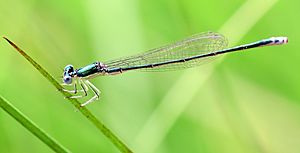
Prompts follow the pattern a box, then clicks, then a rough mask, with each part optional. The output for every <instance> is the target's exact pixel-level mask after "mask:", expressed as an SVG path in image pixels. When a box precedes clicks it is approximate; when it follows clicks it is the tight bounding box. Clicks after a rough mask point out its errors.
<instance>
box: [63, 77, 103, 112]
mask: <svg viewBox="0 0 300 153" xmlns="http://www.w3.org/2000/svg"><path fill="white" fill-rule="evenodd" d="M62 85H63V86H73V88H74V89H73V90H68V89H63V91H65V92H69V93H71V94H74V95H73V96H70V97H66V98H74V99H78V98H83V97H86V96H87V95H88V93H87V92H88V90H89V89H91V91H92V92H93V93H94V96H93V97H92V98H90V99H89V100H87V101H86V102H84V103H82V104H81V105H80V106H85V105H87V104H89V103H91V102H93V101H95V100H98V99H99V98H100V91H99V89H97V88H96V87H95V86H94V85H93V84H92V83H91V82H90V81H88V80H85V79H81V78H79V79H76V80H74V83H73V84H65V83H64V84H62ZM78 85H79V86H80V89H79V90H78V89H77V86H78ZM79 93H82V94H80V95H78V94H79Z"/></svg>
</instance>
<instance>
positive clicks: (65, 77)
mask: <svg viewBox="0 0 300 153" xmlns="http://www.w3.org/2000/svg"><path fill="white" fill-rule="evenodd" d="M64 83H66V84H71V83H72V77H71V76H64Z"/></svg>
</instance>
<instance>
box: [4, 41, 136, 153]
mask: <svg viewBox="0 0 300 153" xmlns="http://www.w3.org/2000/svg"><path fill="white" fill-rule="evenodd" d="M3 38H4V39H5V40H6V41H7V42H8V43H9V44H10V45H12V46H13V47H14V48H15V49H16V50H17V51H18V52H19V53H20V54H21V55H22V56H23V57H25V58H26V60H27V61H29V62H30V63H31V64H32V65H33V66H34V67H35V68H36V69H37V70H38V71H39V72H40V73H41V74H42V75H43V76H44V77H45V78H46V79H48V81H50V82H51V84H52V85H54V87H55V88H56V89H57V90H58V91H59V92H60V93H62V94H63V95H64V96H65V97H70V96H71V94H70V93H68V92H64V91H63V90H62V89H63V87H62V86H61V85H60V84H59V83H58V82H57V81H56V80H55V79H54V78H53V77H52V76H51V75H50V74H49V73H48V72H47V71H46V70H45V69H44V68H43V67H42V66H41V65H39V64H38V63H37V62H36V61H34V60H33V59H32V58H31V57H30V56H29V55H27V54H26V53H25V52H24V51H23V50H22V49H20V48H19V47H18V46H17V45H16V44H14V43H13V42H12V41H10V40H9V39H7V38H6V37H3ZM68 100H69V101H70V102H71V103H72V104H73V105H74V106H75V107H76V108H77V109H78V110H79V111H80V112H81V113H82V114H83V115H84V116H85V117H86V118H87V119H88V120H89V121H91V122H92V124H94V125H95V126H96V127H97V129H98V130H100V131H101V132H102V133H103V134H104V135H105V136H106V137H107V138H108V139H109V140H110V141H111V142H112V143H113V144H114V145H115V146H116V147H117V148H118V149H119V150H120V151H121V152H124V153H131V152H132V151H131V150H130V149H129V147H127V146H126V145H125V143H123V142H122V141H121V140H120V139H119V138H118V137H117V136H116V135H115V134H114V133H112V131H111V130H110V129H109V128H107V127H106V126H105V125H104V124H103V123H102V122H101V121H100V120H99V119H97V118H96V117H95V116H94V115H93V114H92V113H91V112H90V111H89V110H88V109H87V108H86V107H81V106H80V102H79V101H78V100H77V99H72V98H68Z"/></svg>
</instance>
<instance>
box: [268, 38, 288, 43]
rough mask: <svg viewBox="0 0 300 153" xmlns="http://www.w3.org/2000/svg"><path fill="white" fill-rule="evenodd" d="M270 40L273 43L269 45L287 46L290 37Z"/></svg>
mask: <svg viewBox="0 0 300 153" xmlns="http://www.w3.org/2000/svg"><path fill="white" fill-rule="evenodd" d="M270 40H271V41H272V43H270V44H269V45H281V44H287V43H288V42H289V41H288V37H272V38H270Z"/></svg>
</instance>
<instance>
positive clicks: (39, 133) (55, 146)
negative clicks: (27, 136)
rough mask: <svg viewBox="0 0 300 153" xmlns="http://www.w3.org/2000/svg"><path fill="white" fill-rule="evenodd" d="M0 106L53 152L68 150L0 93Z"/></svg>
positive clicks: (64, 152)
mask: <svg viewBox="0 0 300 153" xmlns="http://www.w3.org/2000/svg"><path fill="white" fill-rule="evenodd" d="M0 107H2V109H3V110H5V111H6V112H7V113H8V114H10V116H12V117H13V118H15V119H16V120H17V121H18V122H19V123H20V124H22V125H23V126H24V127H25V128H26V129H27V130H29V131H30V132H31V133H32V134H34V135H35V136H36V137H38V138H39V139H40V140H41V141H43V142H44V143H45V144H46V145H48V146H49V147H50V148H51V149H52V150H53V151H55V152H62V153H66V152H70V151H69V150H68V149H66V148H65V147H63V146H62V145H61V144H59V143H58V142H57V141H56V140H55V139H54V138H52V137H51V136H50V135H48V134H47V133H45V132H44V131H43V130H42V129H41V128H39V127H38V126H37V125H36V124H34V123H33V122H32V121H31V120H30V119H29V118H28V117H26V116H25V115H24V114H22V113H21V112H20V111H19V110H18V109H17V108H15V107H14V106H13V105H11V104H10V103H9V102H8V101H7V100H6V99H4V98H3V97H2V96H1V95H0Z"/></svg>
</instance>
